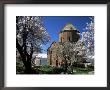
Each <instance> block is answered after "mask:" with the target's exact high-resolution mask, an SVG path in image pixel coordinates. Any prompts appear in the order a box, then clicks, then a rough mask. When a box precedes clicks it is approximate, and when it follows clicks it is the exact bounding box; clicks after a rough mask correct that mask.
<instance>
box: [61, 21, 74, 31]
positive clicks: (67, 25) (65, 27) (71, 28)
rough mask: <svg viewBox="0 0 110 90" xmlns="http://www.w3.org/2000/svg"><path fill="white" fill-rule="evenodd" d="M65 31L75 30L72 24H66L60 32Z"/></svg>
mask: <svg viewBox="0 0 110 90" xmlns="http://www.w3.org/2000/svg"><path fill="white" fill-rule="evenodd" d="M65 30H76V28H75V27H74V26H73V24H72V23H67V24H66V25H65V26H64V27H63V29H62V30H61V31H65Z"/></svg>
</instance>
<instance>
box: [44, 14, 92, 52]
mask: <svg viewBox="0 0 110 90" xmlns="http://www.w3.org/2000/svg"><path fill="white" fill-rule="evenodd" d="M89 17H91V16H42V20H43V24H44V27H45V28H46V31H47V32H48V34H49V35H50V37H51V40H50V42H48V43H47V44H46V45H43V46H42V48H43V49H44V50H43V53H47V49H48V47H49V46H50V45H51V43H52V42H53V41H57V42H58V41H59V32H60V31H61V29H62V28H63V27H64V26H65V25H66V24H67V23H72V24H73V26H74V27H75V28H76V29H77V30H79V31H80V33H82V32H84V31H85V30H84V28H85V27H86V23H89V22H90V21H91V20H90V18H89Z"/></svg>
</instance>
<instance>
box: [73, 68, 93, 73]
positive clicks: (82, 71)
mask: <svg viewBox="0 0 110 90" xmlns="http://www.w3.org/2000/svg"><path fill="white" fill-rule="evenodd" d="M74 70H75V71H76V72H74V73H73V74H88V73H89V72H90V71H93V69H89V68H79V67H75V68H74Z"/></svg>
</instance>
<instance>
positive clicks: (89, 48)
mask: <svg viewBox="0 0 110 90" xmlns="http://www.w3.org/2000/svg"><path fill="white" fill-rule="evenodd" d="M90 20H91V21H90V22H88V23H86V27H85V31H86V32H83V33H82V42H84V45H85V48H86V56H87V57H88V58H89V57H90V58H93V57H94V17H90Z"/></svg>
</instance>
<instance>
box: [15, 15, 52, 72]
mask: <svg viewBox="0 0 110 90" xmlns="http://www.w3.org/2000/svg"><path fill="white" fill-rule="evenodd" d="M49 40H50V37H49V35H48V33H47V32H46V29H45V28H44V26H43V22H42V18H41V17H38V16H17V17H16V48H17V50H18V52H19V54H20V56H21V58H22V61H23V64H24V66H25V69H26V72H25V73H32V72H31V71H32V68H31V66H32V65H31V60H32V55H33V53H34V52H35V51H36V52H37V53H38V52H41V50H42V49H41V45H42V44H46V43H47V42H48V41H49Z"/></svg>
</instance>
